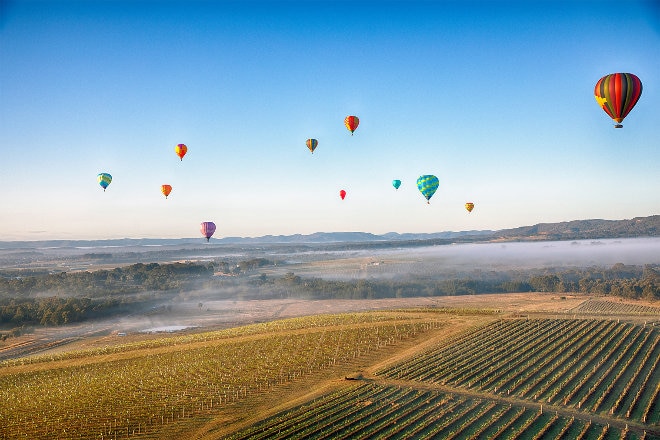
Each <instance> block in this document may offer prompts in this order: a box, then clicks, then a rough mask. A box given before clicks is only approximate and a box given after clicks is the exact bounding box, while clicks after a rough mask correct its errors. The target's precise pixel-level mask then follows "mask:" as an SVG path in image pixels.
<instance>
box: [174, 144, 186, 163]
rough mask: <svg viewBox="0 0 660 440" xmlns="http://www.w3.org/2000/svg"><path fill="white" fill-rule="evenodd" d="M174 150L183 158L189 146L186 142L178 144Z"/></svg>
mask: <svg viewBox="0 0 660 440" xmlns="http://www.w3.org/2000/svg"><path fill="white" fill-rule="evenodd" d="M174 152H175V153H176V155H177V156H179V159H181V160H183V156H185V155H186V153H187V152H188V147H186V144H177V146H176V147H174Z"/></svg>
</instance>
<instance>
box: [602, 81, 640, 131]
mask: <svg viewBox="0 0 660 440" xmlns="http://www.w3.org/2000/svg"><path fill="white" fill-rule="evenodd" d="M640 96H642V82H641V81H640V80H639V78H637V76H635V75H633V74H632V73H611V74H609V75H605V76H604V77H602V78H601V79H599V80H598V82H597V83H596V87H595V88H594V97H595V98H596V102H598V105H600V106H601V107H602V109H603V110H604V111H605V113H607V114H608V115H609V117H610V118H612V119H614V121H615V122H616V124H614V128H622V127H623V124H621V123H622V122H623V118H625V117H626V116H627V115H628V113H630V110H632V108H633V107H634V106H635V104H637V101H639V97H640Z"/></svg>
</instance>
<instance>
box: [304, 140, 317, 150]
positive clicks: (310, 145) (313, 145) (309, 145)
mask: <svg viewBox="0 0 660 440" xmlns="http://www.w3.org/2000/svg"><path fill="white" fill-rule="evenodd" d="M305 144H306V145H307V148H309V151H311V152H312V153H313V152H314V150H316V147H318V145H319V141H317V140H316V139H307V141H306V142H305Z"/></svg>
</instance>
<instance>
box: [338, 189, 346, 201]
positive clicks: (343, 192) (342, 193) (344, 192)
mask: <svg viewBox="0 0 660 440" xmlns="http://www.w3.org/2000/svg"><path fill="white" fill-rule="evenodd" d="M339 197H341V199H342V200H344V198H345V197H346V191H344V190H343V189H342V190H341V191H339Z"/></svg>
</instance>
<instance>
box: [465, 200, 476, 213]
mask: <svg viewBox="0 0 660 440" xmlns="http://www.w3.org/2000/svg"><path fill="white" fill-rule="evenodd" d="M465 209H467V210H468V212H472V210H473V209H474V203H472V202H467V203H466V204H465Z"/></svg>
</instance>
